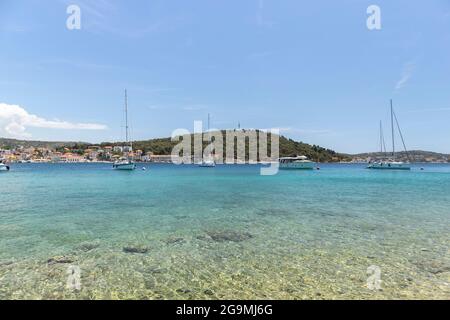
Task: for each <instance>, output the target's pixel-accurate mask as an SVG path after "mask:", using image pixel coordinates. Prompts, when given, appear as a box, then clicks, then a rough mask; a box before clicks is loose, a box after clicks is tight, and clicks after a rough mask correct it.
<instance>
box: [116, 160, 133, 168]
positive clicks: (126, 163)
mask: <svg viewBox="0 0 450 320" xmlns="http://www.w3.org/2000/svg"><path fill="white" fill-rule="evenodd" d="M113 169H115V170H135V169H136V164H135V163H134V162H133V161H131V160H127V159H123V160H119V161H116V162H114V164H113Z"/></svg>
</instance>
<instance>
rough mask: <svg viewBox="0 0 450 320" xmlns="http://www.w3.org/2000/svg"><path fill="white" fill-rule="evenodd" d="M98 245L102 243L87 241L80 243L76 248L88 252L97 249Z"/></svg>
mask: <svg viewBox="0 0 450 320" xmlns="http://www.w3.org/2000/svg"><path fill="white" fill-rule="evenodd" d="M98 247H100V244H99V243H97V242H85V243H82V244H80V245H79V246H78V247H77V248H76V249H77V250H81V251H84V252H88V251H91V250H94V249H97V248H98Z"/></svg>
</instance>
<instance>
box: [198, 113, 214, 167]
mask: <svg viewBox="0 0 450 320" xmlns="http://www.w3.org/2000/svg"><path fill="white" fill-rule="evenodd" d="M209 125H210V115H209V113H208V133H209V130H210V127H209ZM209 142H211V141H209ZM215 166H216V162H215V161H214V158H213V155H212V154H211V153H210V154H209V155H208V156H207V157H203V159H202V161H201V162H200V163H199V167H202V168H213V167H215Z"/></svg>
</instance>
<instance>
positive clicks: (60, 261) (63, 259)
mask: <svg viewBox="0 0 450 320" xmlns="http://www.w3.org/2000/svg"><path fill="white" fill-rule="evenodd" d="M74 261H75V260H74V259H73V258H70V257H66V256H57V257H53V258H50V259H48V260H47V263H48V264H49V265H52V264H66V263H72V262H74Z"/></svg>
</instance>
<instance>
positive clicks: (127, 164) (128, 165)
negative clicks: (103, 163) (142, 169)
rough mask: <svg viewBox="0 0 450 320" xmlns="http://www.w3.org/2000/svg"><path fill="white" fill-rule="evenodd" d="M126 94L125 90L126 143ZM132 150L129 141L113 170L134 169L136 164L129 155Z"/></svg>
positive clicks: (126, 135)
mask: <svg viewBox="0 0 450 320" xmlns="http://www.w3.org/2000/svg"><path fill="white" fill-rule="evenodd" d="M128 129H129V127H128V95H127V90H125V143H126V145H128V142H129V141H128V136H129V135H128ZM132 152H133V142H130V144H129V149H128V151H127V152H126V157H123V158H121V159H119V160H118V161H116V162H114V164H113V169H115V170H135V169H136V164H135V163H134V161H133V159H132V157H130V156H129V154H130V153H132Z"/></svg>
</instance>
